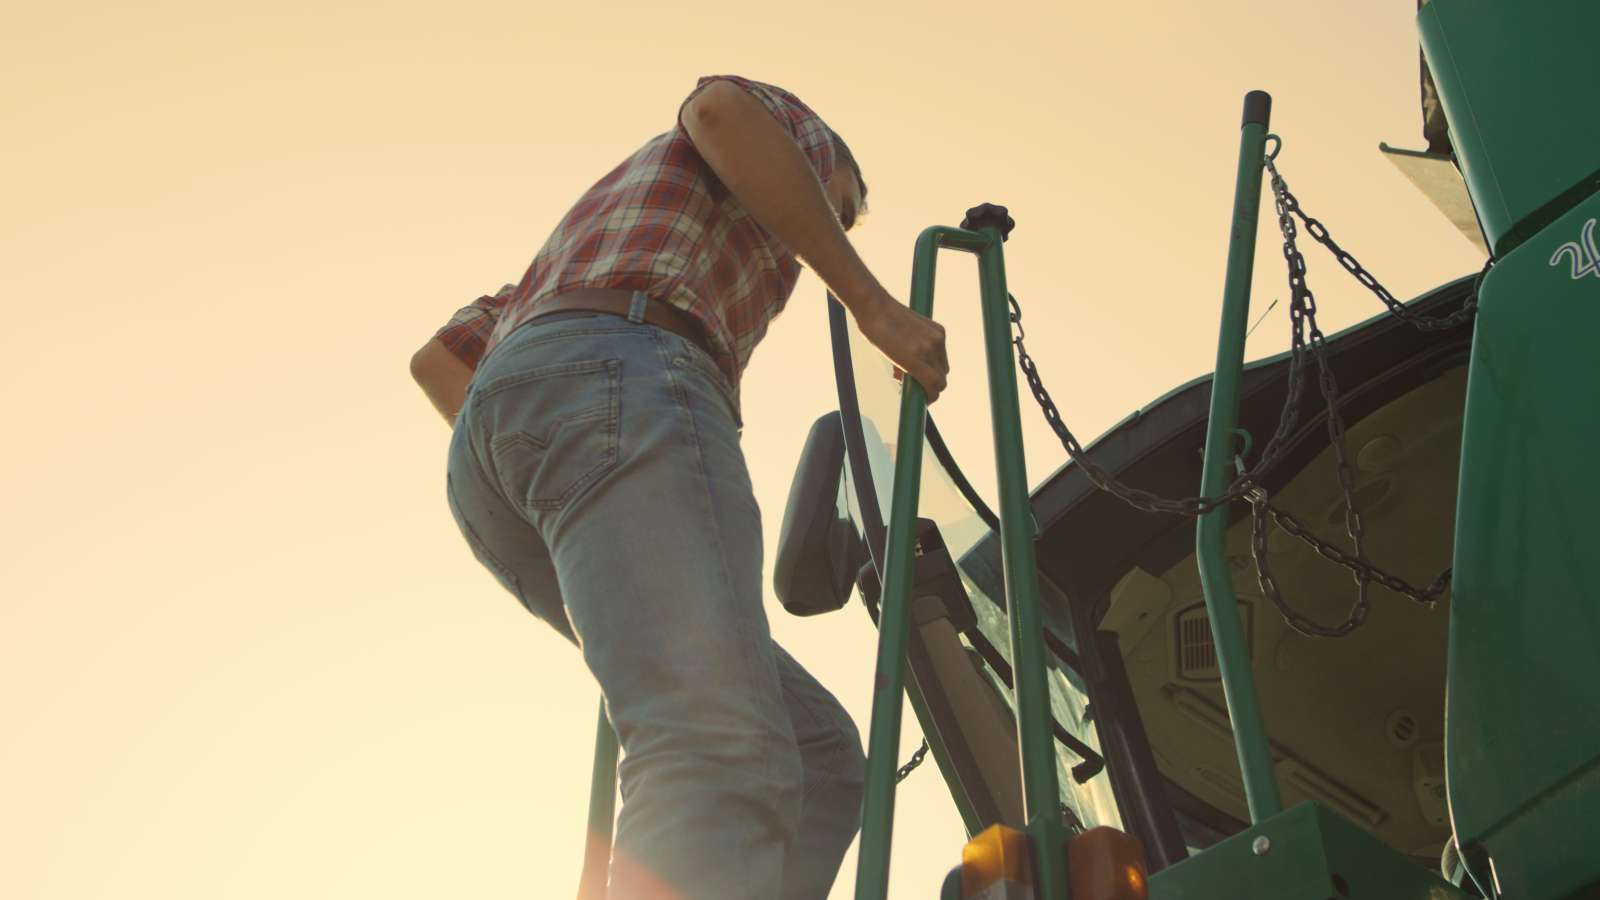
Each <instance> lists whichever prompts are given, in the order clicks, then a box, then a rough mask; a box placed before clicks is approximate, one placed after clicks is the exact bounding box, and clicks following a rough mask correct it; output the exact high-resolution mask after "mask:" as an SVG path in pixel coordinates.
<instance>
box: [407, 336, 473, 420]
mask: <svg viewBox="0 0 1600 900" xmlns="http://www.w3.org/2000/svg"><path fill="white" fill-rule="evenodd" d="M411 377H412V378H414V379H416V382H417V384H418V385H420V386H421V387H422V392H423V393H424V394H427V395H428V400H429V401H430V402H432V403H433V408H434V409H437V410H438V411H439V415H441V416H444V420H445V421H446V422H449V423H450V425H451V426H452V427H454V426H455V424H456V415H457V414H459V413H460V412H461V404H462V403H465V402H466V399H467V385H468V384H469V383H470V382H471V381H472V367H471V366H468V365H467V364H466V363H464V362H462V361H461V360H460V359H458V358H457V357H456V355H455V354H454V353H451V352H450V349H449V348H448V347H446V346H445V345H444V342H443V341H441V340H439V339H438V338H433V339H432V340H430V341H428V343H426V344H424V345H423V346H422V349H421V350H418V351H417V352H416V353H413V354H412V355H411Z"/></svg>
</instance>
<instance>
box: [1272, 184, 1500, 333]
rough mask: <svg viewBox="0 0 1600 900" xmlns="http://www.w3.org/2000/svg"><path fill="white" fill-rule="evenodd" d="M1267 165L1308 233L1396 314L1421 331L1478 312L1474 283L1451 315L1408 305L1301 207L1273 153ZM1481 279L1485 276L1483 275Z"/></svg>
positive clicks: (1463, 319)
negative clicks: (1428, 313)
mask: <svg viewBox="0 0 1600 900" xmlns="http://www.w3.org/2000/svg"><path fill="white" fill-rule="evenodd" d="M1266 166H1267V171H1268V172H1271V173H1272V184H1273V190H1274V192H1275V193H1279V194H1280V198H1281V199H1280V202H1281V203H1282V204H1283V206H1284V208H1286V209H1287V210H1288V211H1289V212H1290V213H1293V214H1294V215H1296V216H1298V217H1299V218H1300V221H1301V222H1304V223H1305V226H1306V234H1309V235H1311V237H1312V239H1313V240H1315V241H1316V242H1317V243H1319V244H1321V245H1322V246H1324V247H1327V248H1328V252H1330V253H1332V254H1333V255H1334V258H1335V259H1337V260H1339V265H1341V266H1344V270H1345V271H1346V272H1349V273H1350V274H1351V275H1352V276H1354V277H1355V279H1356V281H1359V282H1361V286H1362V287H1365V288H1366V289H1367V290H1369V291H1371V292H1372V293H1373V295H1374V296H1376V297H1377V298H1378V299H1379V300H1382V301H1383V305H1384V306H1386V307H1388V308H1389V312H1391V313H1393V314H1394V315H1395V317H1396V318H1398V319H1400V320H1402V321H1405V322H1409V323H1410V324H1411V325H1412V326H1414V327H1415V328H1416V329H1417V330H1418V331H1446V330H1448V329H1451V328H1454V327H1456V326H1457V325H1460V324H1462V323H1463V322H1466V321H1467V320H1468V319H1471V318H1472V317H1473V316H1474V315H1476V314H1477V312H1478V292H1477V290H1476V287H1477V286H1476V285H1474V290H1473V292H1472V293H1471V294H1469V295H1468V296H1467V299H1466V302H1464V303H1462V304H1461V308H1460V309H1457V310H1455V311H1454V312H1452V313H1450V314H1448V315H1444V316H1424V315H1421V314H1419V313H1417V312H1416V311H1414V310H1411V309H1408V308H1406V305H1405V304H1404V303H1401V302H1400V301H1399V300H1396V299H1395V296H1394V294H1391V293H1389V289H1388V288H1386V287H1384V286H1383V285H1382V284H1380V283H1378V279H1377V278H1374V277H1373V275H1372V273H1371V272H1368V271H1367V270H1366V268H1365V267H1363V266H1362V265H1361V263H1360V262H1359V261H1358V260H1357V259H1356V258H1355V257H1354V256H1351V255H1350V253H1349V251H1347V250H1345V249H1344V248H1343V247H1341V246H1339V243H1338V242H1337V241H1335V240H1334V239H1333V236H1332V235H1331V234H1329V233H1328V227H1327V226H1326V225H1324V224H1322V222H1321V221H1320V220H1318V219H1317V218H1316V217H1315V216H1312V215H1310V214H1309V213H1307V212H1306V211H1305V210H1304V209H1302V208H1301V207H1300V201H1299V200H1298V199H1297V198H1296V197H1295V195H1294V194H1292V193H1290V192H1289V187H1288V185H1287V184H1284V181H1283V177H1282V176H1280V175H1279V174H1278V169H1277V167H1276V166H1274V165H1273V159H1272V157H1268V158H1267V159H1266ZM1280 215H1281V213H1280ZM1486 270H1487V268H1486ZM1479 280H1480V281H1481V280H1482V276H1481V275H1480V276H1479Z"/></svg>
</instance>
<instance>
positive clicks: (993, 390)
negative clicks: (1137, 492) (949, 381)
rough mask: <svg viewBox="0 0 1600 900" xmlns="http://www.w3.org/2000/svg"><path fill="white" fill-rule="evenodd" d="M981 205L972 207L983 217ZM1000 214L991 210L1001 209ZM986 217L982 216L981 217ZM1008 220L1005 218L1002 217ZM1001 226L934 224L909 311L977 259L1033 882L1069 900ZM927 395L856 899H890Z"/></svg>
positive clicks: (908, 490)
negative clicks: (953, 260) (949, 265)
mask: <svg viewBox="0 0 1600 900" xmlns="http://www.w3.org/2000/svg"><path fill="white" fill-rule="evenodd" d="M982 209H983V208H981V207H980V208H979V209H978V210H974V213H979V212H980V211H981V210H982ZM992 211H993V208H991V212H992ZM969 216H971V217H973V218H974V219H981V216H974V215H973V214H970V213H969ZM999 216H1000V217H1001V218H1002V219H1003V218H1004V211H1003V210H1001V211H1000V212H999ZM1004 239H1005V238H1004V235H1003V234H1002V232H1001V227H1000V226H999V225H998V224H996V223H993V222H989V223H985V222H982V221H978V222H977V228H976V230H969V229H966V228H949V227H945V226H935V227H932V228H928V229H926V230H924V231H923V232H922V234H921V235H919V236H918V238H917V243H916V250H915V255H914V258H913V262H912V276H911V308H912V309H913V310H915V311H916V312H918V313H921V314H922V315H925V316H930V317H931V316H932V314H933V285H934V270H935V262H936V259H937V254H938V251H939V250H940V249H951V250H961V251H964V252H967V253H975V254H977V256H978V273H979V280H980V287H981V294H982V311H983V330H984V348H985V356H986V357H987V360H988V367H989V401H990V414H991V419H992V424H993V432H994V446H995V465H996V470H997V473H998V476H999V477H998V481H999V495H1000V540H1001V546H1002V560H1003V569H1004V574H1005V588H1006V609H1007V610H1008V611H1009V615H1008V617H1007V618H1008V620H1009V622H1010V626H1011V649H1012V659H1013V660H1014V661H1015V683H1016V688H1015V692H1016V708H1017V731H1018V738H1019V744H1020V746H1021V748H1022V789H1023V808H1024V815H1025V817H1026V820H1027V824H1026V830H1027V832H1028V833H1029V835H1030V838H1031V839H1032V842H1033V846H1034V858H1035V861H1036V863H1037V865H1036V866H1035V885H1036V887H1037V889H1038V892H1039V893H1038V896H1039V897H1041V898H1052V900H1054V898H1065V897H1066V860H1065V853H1063V852H1060V850H1061V847H1062V842H1063V841H1064V839H1065V837H1066V834H1065V829H1064V827H1063V826H1062V824H1061V818H1060V810H1059V804H1060V797H1061V794H1060V785H1059V782H1058V781H1057V777H1056V758H1055V745H1054V739H1053V735H1052V734H1051V731H1050V721H1051V720H1050V705H1049V704H1050V698H1049V687H1048V682H1047V681H1046V673H1045V648H1044V637H1043V630H1042V620H1041V615H1040V612H1039V585H1038V568H1037V565H1036V562H1035V559H1034V551H1033V541H1034V537H1035V534H1034V523H1033V516H1032V513H1031V509H1030V506H1029V498H1028V484H1027V469H1026V466H1025V464H1024V460H1023V454H1022V423H1021V417H1020V414H1019V411H1018V402H1017V398H1018V394H1017V375H1016V368H1015V360H1014V358H1013V356H1012V346H1011V322H1010V308H1009V305H1008V301H1007V292H1006V277H1005V259H1004V255H1003V252H1002V250H1001V244H1002V243H1003V242H1004ZM927 409H928V406H927V396H926V394H925V393H924V392H923V390H922V386H921V385H919V384H917V382H916V381H915V380H914V379H911V378H907V379H905V382H904V388H903V390H902V394H901V400H900V423H899V432H898V439H897V442H896V448H897V449H896V458H895V474H894V489H893V495H892V496H893V501H892V507H891V511H890V520H889V533H888V539H887V541H886V543H887V548H886V552H885V561H884V578H883V593H882V597H881V601H880V602H881V604H882V606H881V612H880V613H879V620H878V656H877V667H876V678H875V683H874V685H873V698H872V729H871V733H870V737H869V739H868V749H867V778H866V794H865V798H864V801H863V804H862V831H861V851H860V856H859V865H858V868H857V871H856V900H883V898H885V897H886V896H887V895H888V881H889V853H890V843H891V838H892V834H893V827H894V794H895V782H894V765H895V759H896V754H897V753H898V751H899V742H900V719H901V702H902V701H901V698H902V695H903V693H904V690H905V668H906V663H905V651H906V641H907V637H908V631H909V628H910V591H911V581H912V569H913V553H914V550H915V547H914V541H915V528H916V518H917V497H918V494H919V492H920V488H921V476H922V451H923V440H924V434H925V427H924V426H925V421H926V417H927Z"/></svg>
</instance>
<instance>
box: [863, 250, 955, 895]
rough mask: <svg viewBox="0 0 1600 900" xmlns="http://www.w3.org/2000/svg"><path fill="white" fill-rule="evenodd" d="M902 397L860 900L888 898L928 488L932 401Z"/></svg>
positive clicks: (914, 386)
mask: <svg viewBox="0 0 1600 900" xmlns="http://www.w3.org/2000/svg"><path fill="white" fill-rule="evenodd" d="M937 253H938V236H937V234H936V233H935V232H934V231H933V230H932V229H929V230H928V231H924V232H923V233H922V234H921V235H920V236H918V238H917V247H916V251H915V255H914V256H913V257H912V262H911V308H912V309H913V310H915V311H917V312H919V313H921V314H923V315H925V316H931V315H932V314H933V272H934V265H935V263H936V262H937ZM902 384H903V387H902V389H901V393H900V433H899V436H898V441H897V443H896V444H895V446H896V448H897V449H896V451H895V452H896V454H897V455H896V457H895V464H894V490H893V494H892V498H893V499H892V500H891V501H890V503H891V506H890V509H889V534H888V537H887V538H886V539H885V545H886V546H885V548H884V563H883V568H884V572H883V594H882V600H881V608H880V611H879V613H878V661H877V669H876V673H875V677H874V679H873V684H872V730H871V732H870V734H869V736H868V738H867V778H866V788H865V795H864V796H863V799H862V803H861V853H860V862H859V864H858V865H857V867H856V900H883V898H885V897H887V896H888V895H889V846H890V843H891V841H892V839H893V834H894V792H895V780H894V773H895V768H896V765H895V764H896V761H897V758H898V756H899V753H900V697H901V695H902V694H903V692H904V689H905V659H906V638H907V635H908V632H909V630H910V627H911V617H910V611H911V610H910V607H911V603H910V599H911V576H912V563H913V560H912V555H911V551H912V543H913V541H914V539H915V537H916V525H917V494H918V493H919V492H920V490H921V486H922V429H923V423H924V421H925V420H926V419H927V413H928V398H927V395H926V394H925V393H923V390H922V385H920V384H918V383H917V382H916V380H915V379H913V378H906V379H905V380H904V381H903V383H902Z"/></svg>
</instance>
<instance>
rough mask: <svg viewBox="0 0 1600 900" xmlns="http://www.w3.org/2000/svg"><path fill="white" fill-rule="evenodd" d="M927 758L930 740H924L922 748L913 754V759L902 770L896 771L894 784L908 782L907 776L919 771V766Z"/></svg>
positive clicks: (907, 761)
mask: <svg viewBox="0 0 1600 900" xmlns="http://www.w3.org/2000/svg"><path fill="white" fill-rule="evenodd" d="M927 757H928V739H927V738H923V739H922V746H921V747H918V748H917V752H915V753H913V754H911V758H910V759H908V760H906V764H905V765H903V766H901V767H900V768H898V769H896V770H895V773H894V783H895V784H899V783H900V782H902V781H905V780H906V776H907V775H910V774H911V773H912V772H915V771H916V770H917V766H920V765H922V761H923V760H924V759H927Z"/></svg>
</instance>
